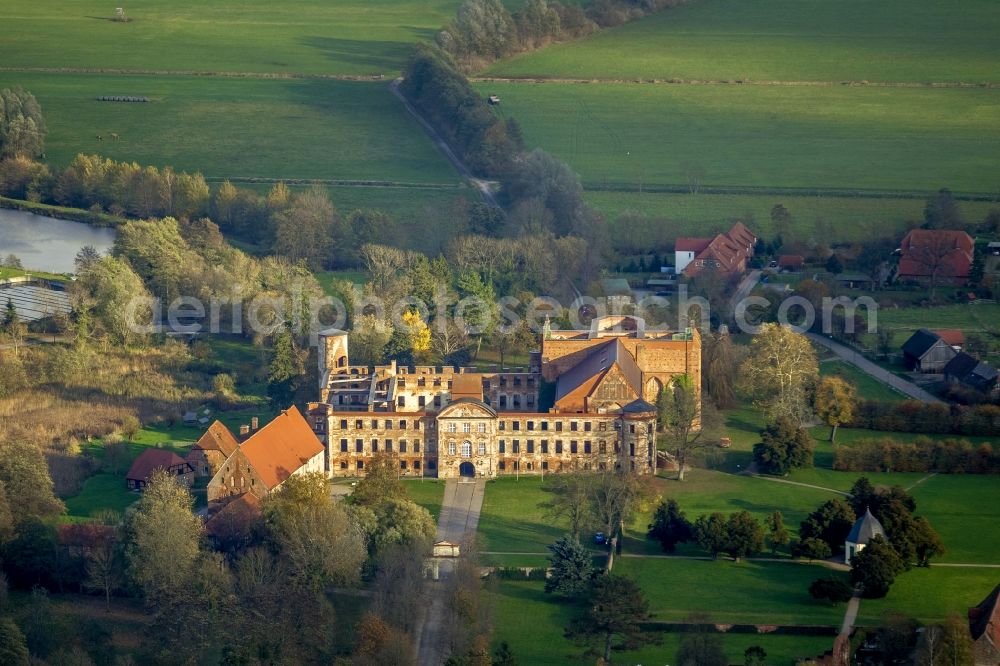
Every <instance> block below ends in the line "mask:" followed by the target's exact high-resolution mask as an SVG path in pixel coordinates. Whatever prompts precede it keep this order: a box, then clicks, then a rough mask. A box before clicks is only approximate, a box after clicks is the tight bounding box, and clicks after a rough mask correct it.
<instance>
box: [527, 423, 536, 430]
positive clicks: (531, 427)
mask: <svg viewBox="0 0 1000 666" xmlns="http://www.w3.org/2000/svg"><path fill="white" fill-rule="evenodd" d="M534 429H535V422H534V421H528V430H534Z"/></svg>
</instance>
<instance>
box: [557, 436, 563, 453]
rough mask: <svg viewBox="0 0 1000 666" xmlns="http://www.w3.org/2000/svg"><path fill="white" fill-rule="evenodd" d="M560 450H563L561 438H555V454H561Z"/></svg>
mask: <svg viewBox="0 0 1000 666" xmlns="http://www.w3.org/2000/svg"><path fill="white" fill-rule="evenodd" d="M562 452H563V449H562V440H561V439H557V440H556V453H557V454H561V453H562Z"/></svg>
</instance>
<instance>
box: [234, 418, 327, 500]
mask: <svg viewBox="0 0 1000 666" xmlns="http://www.w3.org/2000/svg"><path fill="white" fill-rule="evenodd" d="M240 451H242V452H243V455H244V456H246V458H247V461H248V462H249V463H250V465H251V466H252V467H253V468H254V470H256V472H257V474H258V475H259V476H260V479H261V481H263V482H264V484H265V485H266V486H267V488H268V489H269V490H270V489H273V488H274V487H276V486H278V485H279V484H281V483H282V482H283V481H284V480H285V479H287V478H288V477H289V476H291V475H292V474H293V473H294V472H295V471H296V470H298V469H299V468H300V467H302V466H303V465H305V464H306V463H307V462H309V461H310V460H311V459H312V458H314V457H315V456H317V455H319V454H320V453H322V452H323V445H322V444H321V443H320V441H319V438H317V437H316V433H314V432H313V431H312V428H310V427H309V424H308V423H307V422H306V420H305V419H304V418H303V417H302V414H300V413H299V410H298V409H296V408H295V407H294V406H293V407H289V408H288V409H286V410H285V411H283V412H281V414H279V415H278V416H276V417H275V418H274V420H273V421H271V422H270V423H268V424H267V425H266V426H264V427H263V428H261V429H260V430H258V431H257V432H255V433H254V434H253V435H252V436H251V437H250V439H248V440H246V441H245V442H243V443H242V444H241V445H240Z"/></svg>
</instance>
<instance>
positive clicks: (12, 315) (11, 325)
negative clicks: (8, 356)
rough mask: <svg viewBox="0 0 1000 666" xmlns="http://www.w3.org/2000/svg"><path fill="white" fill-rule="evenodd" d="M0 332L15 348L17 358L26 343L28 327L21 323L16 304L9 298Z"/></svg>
mask: <svg viewBox="0 0 1000 666" xmlns="http://www.w3.org/2000/svg"><path fill="white" fill-rule="evenodd" d="M0 332H2V333H3V338H4V339H6V340H7V341H8V342H9V343H10V344H11V345H13V346H14V357H15V358H17V356H18V354H19V348H20V346H21V343H22V342H24V336H25V335H26V334H27V332H28V327H27V326H25V325H24V322H22V321H21V317H20V316H19V315H18V314H17V309H16V308H15V307H14V302H13V301H12V300H11V299H9V298H8V299H7V307H6V309H5V310H4V315H3V322H2V327H0Z"/></svg>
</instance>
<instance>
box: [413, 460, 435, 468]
mask: <svg viewBox="0 0 1000 666" xmlns="http://www.w3.org/2000/svg"><path fill="white" fill-rule="evenodd" d="M413 469H420V461H419V460H414V461H413ZM431 469H434V467H433V466H432V467H431Z"/></svg>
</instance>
